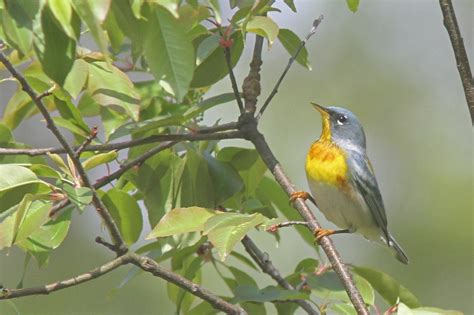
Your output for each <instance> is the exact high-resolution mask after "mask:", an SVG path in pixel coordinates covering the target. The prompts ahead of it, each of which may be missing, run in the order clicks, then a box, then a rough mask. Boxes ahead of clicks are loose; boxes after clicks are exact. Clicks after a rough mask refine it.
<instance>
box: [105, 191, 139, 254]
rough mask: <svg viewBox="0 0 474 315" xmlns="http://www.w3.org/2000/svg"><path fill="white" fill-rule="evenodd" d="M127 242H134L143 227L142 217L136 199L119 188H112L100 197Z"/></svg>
mask: <svg viewBox="0 0 474 315" xmlns="http://www.w3.org/2000/svg"><path fill="white" fill-rule="evenodd" d="M102 201H103V202H104V205H105V206H106V207H107V210H108V211H109V212H110V215H111V216H112V218H113V219H114V221H115V223H116V224H117V227H118V229H119V231H120V233H121V234H122V237H123V239H124V241H125V242H126V243H127V244H129V245H130V244H133V243H135V242H136V241H137V240H138V238H139V237H140V233H141V231H142V228H143V218H142V212H141V210H140V207H139V206H138V204H137V201H136V200H135V199H133V197H132V196H130V195H129V194H127V193H126V192H123V191H121V190H118V189H115V188H112V189H110V190H108V191H107V192H106V193H105V195H104V196H103V197H102Z"/></svg>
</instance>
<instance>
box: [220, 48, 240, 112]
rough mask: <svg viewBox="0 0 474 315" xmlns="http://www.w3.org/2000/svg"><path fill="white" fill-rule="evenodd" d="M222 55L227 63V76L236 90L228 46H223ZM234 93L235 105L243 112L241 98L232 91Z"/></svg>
mask: <svg viewBox="0 0 474 315" xmlns="http://www.w3.org/2000/svg"><path fill="white" fill-rule="evenodd" d="M224 56H225V61H226V64H227V69H228V70H229V77H230V82H231V84H232V89H233V90H234V91H238V90H239V88H238V87H237V80H236V79H235V75H234V70H232V57H231V55H230V48H229V47H225V48H224ZM234 94H235V99H236V101H237V106H239V111H240V113H243V112H244V105H243V104H242V99H241V98H240V93H239V92H237V93H234Z"/></svg>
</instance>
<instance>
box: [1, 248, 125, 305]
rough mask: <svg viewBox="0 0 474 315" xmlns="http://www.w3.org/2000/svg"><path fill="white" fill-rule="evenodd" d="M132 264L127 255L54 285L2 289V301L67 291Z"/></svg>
mask: <svg viewBox="0 0 474 315" xmlns="http://www.w3.org/2000/svg"><path fill="white" fill-rule="evenodd" d="M130 262H131V256H130V255H129V254H126V255H124V256H120V257H117V258H115V259H114V260H112V261H109V262H108V263H106V264H103V265H102V266H100V267H97V268H95V269H92V270H91V271H88V272H86V273H83V274H80V275H78V276H75V277H73V278H70V279H67V280H61V281H57V282H53V283H50V284H47V285H43V286H38V287H31V288H24V289H5V288H3V289H0V300H7V299H14V298H19V297H23V296H28V295H40V294H50V293H52V292H54V291H58V290H62V289H66V288H69V287H72V286H76V285H79V284H81V283H84V282H87V281H90V280H92V279H95V278H98V277H100V276H103V275H105V274H106V273H109V272H110V271H112V270H114V269H116V268H118V267H120V266H122V265H125V264H128V263H130Z"/></svg>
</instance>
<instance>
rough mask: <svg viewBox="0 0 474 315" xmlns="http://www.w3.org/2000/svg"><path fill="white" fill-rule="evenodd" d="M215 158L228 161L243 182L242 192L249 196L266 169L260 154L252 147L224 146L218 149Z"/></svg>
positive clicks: (253, 191)
mask: <svg viewBox="0 0 474 315" xmlns="http://www.w3.org/2000/svg"><path fill="white" fill-rule="evenodd" d="M217 159H218V160H220V161H225V162H229V163H230V164H231V165H232V166H233V167H234V169H235V170H236V171H237V172H238V173H239V175H240V177H241V178H242V180H243V182H244V187H245V189H244V193H245V195H246V197H247V198H250V197H251V196H252V195H253V194H254V193H255V190H256V189H257V187H258V185H259V183H260V181H261V180H262V178H263V175H264V174H265V172H266V171H267V167H266V165H265V163H263V161H262V159H261V158H260V155H259V154H258V153H257V151H255V150H254V149H245V148H238V147H225V148H223V149H222V150H220V151H219V153H218V155H217Z"/></svg>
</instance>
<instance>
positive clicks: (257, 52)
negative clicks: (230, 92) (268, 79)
mask: <svg viewBox="0 0 474 315" xmlns="http://www.w3.org/2000/svg"><path fill="white" fill-rule="evenodd" d="M262 46H263V37H262V36H260V35H256V37H255V46H254V49H253V57H252V61H251V62H250V70H249V74H248V75H247V77H246V78H245V80H244V83H243V84H242V91H243V96H244V100H245V112H247V113H255V111H256V105H257V97H258V96H259V95H260V93H261V90H262V89H261V86H260V67H261V65H262Z"/></svg>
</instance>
